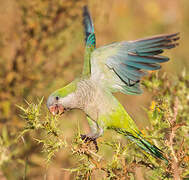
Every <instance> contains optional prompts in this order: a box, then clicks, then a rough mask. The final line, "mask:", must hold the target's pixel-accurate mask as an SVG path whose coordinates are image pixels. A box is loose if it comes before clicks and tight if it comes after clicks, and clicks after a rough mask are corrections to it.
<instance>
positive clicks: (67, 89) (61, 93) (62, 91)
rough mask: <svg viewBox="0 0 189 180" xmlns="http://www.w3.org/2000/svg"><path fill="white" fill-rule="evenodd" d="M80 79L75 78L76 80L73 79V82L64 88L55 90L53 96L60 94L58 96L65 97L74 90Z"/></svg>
mask: <svg viewBox="0 0 189 180" xmlns="http://www.w3.org/2000/svg"><path fill="white" fill-rule="evenodd" d="M78 81H79V79H75V80H74V81H72V82H71V83H69V84H68V85H66V86H65V87H63V88H60V89H58V90H56V91H55V92H53V93H52V96H58V97H62V98H63V97H65V96H67V95H68V94H70V93H72V92H74V91H75V90H76V88H77V82H78Z"/></svg>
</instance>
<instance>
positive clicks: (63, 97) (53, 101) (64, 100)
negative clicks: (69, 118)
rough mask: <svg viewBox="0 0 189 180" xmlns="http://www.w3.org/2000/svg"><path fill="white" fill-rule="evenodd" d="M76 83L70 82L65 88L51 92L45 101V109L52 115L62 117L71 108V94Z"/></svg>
mask: <svg viewBox="0 0 189 180" xmlns="http://www.w3.org/2000/svg"><path fill="white" fill-rule="evenodd" d="M76 84H77V83H76V81H72V82H71V83H70V84H68V85H67V86H65V87H63V88H60V89H58V90H56V91H55V92H53V93H52V94H51V95H50V96H49V97H48V100H47V107H48V109H49V111H50V112H51V113H52V114H53V115H56V114H59V115H62V114H63V113H64V112H65V111H68V110H70V109H72V107H73V102H72V99H73V92H74V91H75V90H76Z"/></svg>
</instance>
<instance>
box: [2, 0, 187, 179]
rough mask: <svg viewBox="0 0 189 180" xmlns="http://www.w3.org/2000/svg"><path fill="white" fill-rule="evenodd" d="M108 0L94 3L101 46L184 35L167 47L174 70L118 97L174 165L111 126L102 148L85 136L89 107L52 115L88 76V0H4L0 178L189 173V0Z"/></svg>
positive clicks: (182, 175)
mask: <svg viewBox="0 0 189 180" xmlns="http://www.w3.org/2000/svg"><path fill="white" fill-rule="evenodd" d="M110 1H111V2H108V3H107V1H99V0H97V1H94V2H93V1H90V2H89V3H88V5H89V7H90V9H91V12H92V15H93V17H94V23H95V29H96V35H97V45H98V46H100V45H102V44H105V43H110V42H112V41H115V40H117V41H119V40H123V39H128V40H131V39H136V38H140V37H143V36H147V35H152V34H158V33H168V32H176V31H180V32H181V41H180V47H178V48H177V49H174V50H172V51H171V52H169V54H168V55H169V56H170V57H171V59H172V61H170V62H168V63H167V64H165V65H164V69H163V70H166V71H167V72H169V73H168V75H165V74H163V73H160V75H158V74H152V75H151V76H150V77H149V78H148V79H145V80H144V81H143V85H144V86H145V87H146V88H145V93H144V94H143V95H142V96H140V97H139V96H138V97H137V96H125V95H124V96H123V95H121V94H118V95H116V96H117V97H118V98H120V97H121V98H120V100H121V102H122V103H123V104H124V105H125V106H126V109H127V110H128V111H129V113H130V114H131V115H132V116H133V117H134V118H135V119H136V121H137V124H138V125H139V126H140V127H141V129H143V133H144V134H145V135H146V136H147V137H148V138H149V139H153V141H154V143H155V144H156V145H157V146H158V147H160V148H161V149H162V150H163V151H164V152H165V153H166V156H167V158H168V159H169V164H168V165H166V164H164V163H163V162H160V161H156V160H155V159H153V158H152V157H149V156H148V155H145V154H143V153H142V152H141V151H139V149H137V148H136V146H135V145H133V144H132V143H130V142H127V141H126V140H125V139H124V138H123V137H121V136H119V135H116V134H115V133H114V132H112V131H108V132H106V133H105V136H104V137H103V138H100V139H99V152H98V153H96V151H95V150H94V147H93V144H85V143H83V142H82V140H81V139H80V138H79V137H80V132H82V133H83V132H85V131H86V130H88V126H87V124H86V121H85V117H84V115H83V114H82V113H81V112H78V111H71V112H70V113H68V114H65V115H64V116H63V117H52V116H51V115H49V113H48V110H47V108H46V106H45V101H46V98H47V97H48V95H49V94H50V93H51V92H52V91H53V90H55V89H57V88H58V87H61V86H63V85H65V84H66V83H68V82H69V81H71V80H73V79H74V77H75V76H77V75H79V73H80V72H81V68H82V63H83V52H84V42H83V41H84V40H83V33H82V32H83V29H82V24H81V11H82V6H83V5H84V4H85V3H86V2H85V1H82V0H78V1H74V0H53V1H48V0H32V1H24V0H18V1H15V0H10V1H5V0H2V2H1V7H0V23H1V27H0V68H1V69H0V179H10V180H12V179H57V180H58V179H65V180H66V179H91V178H92V179H111V180H112V179H154V180H156V179H173V178H174V179H176V180H177V179H179V178H180V179H184V178H185V179H187V178H189V171H188V169H189V149H188V147H189V137H188V134H189V129H188V127H189V119H188V115H189V110H188V106H189V93H188V92H189V76H188V74H187V69H188V67H189V64H188V63H187V62H188V59H187V58H188V46H187V44H188V43H187V42H188V41H189V39H188V38H189V29H188V27H189V26H188V22H189V18H188V11H189V2H188V1H187V0H181V1H169V2H166V1H163V0H158V1H155V0H144V1H140V0H136V1H133V0H127V1H124V0H116V1H114V0H110ZM184 68H185V70H183V69H184ZM42 97H44V98H42ZM25 101H26V103H25ZM139 102H140V105H139ZM133 107H135V108H133ZM141 107H145V108H141ZM146 115H147V116H146ZM147 120H149V123H148V121H147ZM144 124H145V125H144ZM80 128H81V129H80ZM112 137H114V138H112Z"/></svg>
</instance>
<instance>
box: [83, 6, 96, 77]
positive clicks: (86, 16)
mask: <svg viewBox="0 0 189 180" xmlns="http://www.w3.org/2000/svg"><path fill="white" fill-rule="evenodd" d="M83 26H84V30H85V56H84V65H83V72H82V75H84V76H85V75H89V74H90V73H91V72H90V70H91V66H90V56H91V53H92V52H93V50H94V49H95V47H96V38H95V33H94V26H93V21H92V18H91V16H90V13H89V11H88V8H87V6H84V7H83Z"/></svg>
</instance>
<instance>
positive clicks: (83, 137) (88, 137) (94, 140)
mask: <svg viewBox="0 0 189 180" xmlns="http://www.w3.org/2000/svg"><path fill="white" fill-rule="evenodd" d="M81 139H82V140H83V141H84V143H87V142H93V144H94V145H95V148H96V151H97V152H98V150H99V148H98V144H97V141H96V139H97V138H95V137H90V136H87V135H85V134H81Z"/></svg>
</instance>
